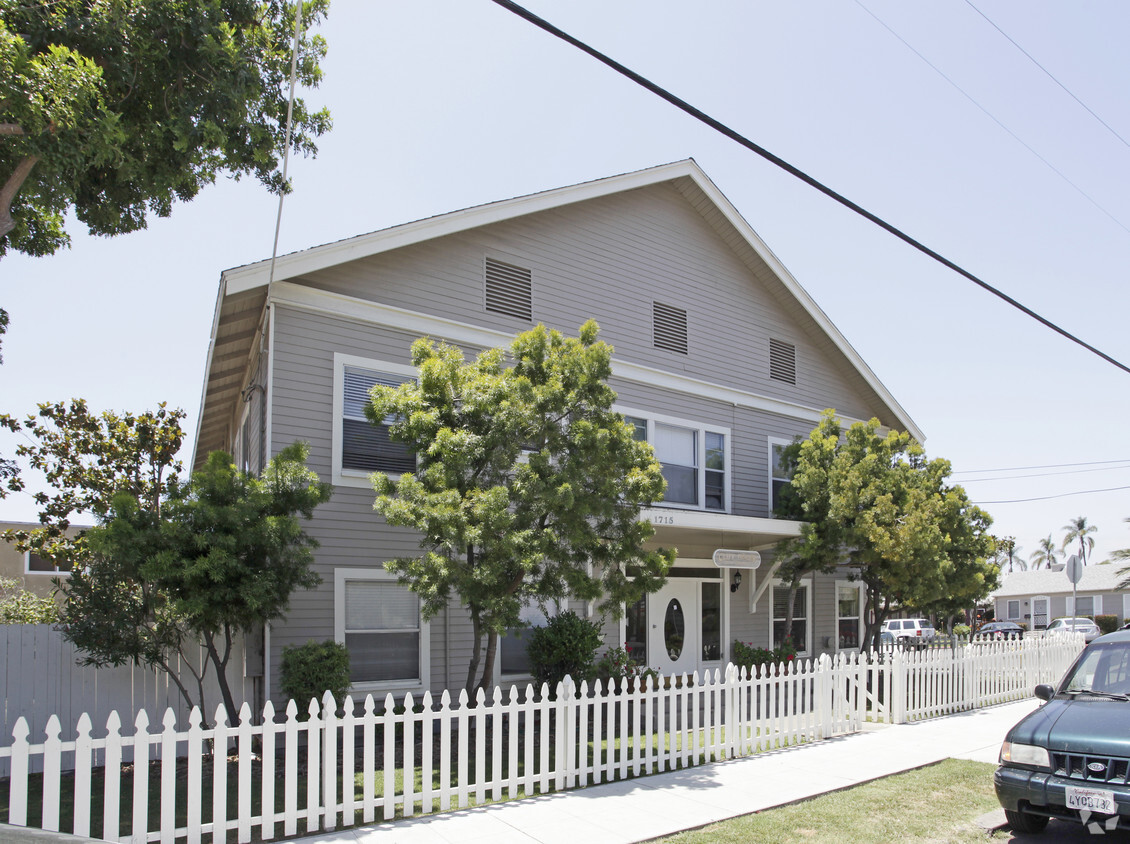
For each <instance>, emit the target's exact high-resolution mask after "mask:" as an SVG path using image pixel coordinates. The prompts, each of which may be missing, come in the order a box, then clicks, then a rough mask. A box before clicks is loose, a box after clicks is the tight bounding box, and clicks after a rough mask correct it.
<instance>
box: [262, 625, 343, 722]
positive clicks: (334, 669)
mask: <svg viewBox="0 0 1130 844" xmlns="http://www.w3.org/2000/svg"><path fill="white" fill-rule="evenodd" d="M279 685H280V686H281V687H282V690H283V694H285V695H286V696H287V698H288V699H290V700H293V701H294V702H295V703H296V704H297V705H298V712H299V714H305V713H306V711H307V707H309V705H310V698H317V699H318V703H319V705H320V704H321V702H322V695H324V694H325V693H326V692H327V691H329V692H330V693H332V694H333V696H334V700H336V701H337V702H338V704H340V703H341V702H342V700H344V698H345V695H346V692H348V691H349V651H348V650H346V647H345V645H343V644H340V643H339V642H334V641H331V640H329V639H327V640H326V641H324V642H313V641H311V642H307V643H306V644H305V645H292V646H290V647H287V648H283V653H282V681H281V682H280V684H279Z"/></svg>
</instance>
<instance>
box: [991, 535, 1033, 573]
mask: <svg viewBox="0 0 1130 844" xmlns="http://www.w3.org/2000/svg"><path fill="white" fill-rule="evenodd" d="M993 542H994V543H995V545H994V550H993V556H992V562H994V563H996V564H997V566H998V567H999V568H1000V570H1001V571H1002V572H1005V571H1007V572H1009V573H1012V572H1014V571H1016V570H1017V569H1020V571H1026V570H1027V568H1028V564H1027V563H1025V562H1024V560H1022V559H1021V558H1020V546H1019V545H1017V544H1016V537H1013V536H1004V537H999V538H998V537H995V536H994V537H993Z"/></svg>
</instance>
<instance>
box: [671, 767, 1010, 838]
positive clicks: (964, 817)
mask: <svg viewBox="0 0 1130 844" xmlns="http://www.w3.org/2000/svg"><path fill="white" fill-rule="evenodd" d="M995 769H996V766H995V765H991V764H986V763H984V762H969V761H963V760H958V759H949V760H946V761H945V762H940V763H938V764H937V765H931V766H929V767H926V768H920V769H918V770H915V771H908V772H906V773H904V774H898V775H896V776H891V777H885V778H884V779H881V780H875V781H874V782H869V783H865V784H863V785H858V786H855V787H854V788H848V789H844V790H843V791H836V792H833V793H831V794H825V795H822V796H820V797H815V798H813V799H811V800H805V801H804V802H802V803H795V804H793V805H790V806H782V807H781V808H779V809H770V810H768V811H765V812H759V813H757V814H753V815H745V816H744V817H740V818H734V819H733V820H729V821H723V822H722V823H717V824H711V825H710V826H707V827H703V828H702V829H699V830H695V831H693V832H684V833H681V834H679V835H674V836H672V837H670V838H665V839H663V840H664V841H669V842H672V844H716V842H735V844H737V842H742V844H746V842H758V841H762V842H773V844H788V842H803V844H842V842H845V841H850V842H852V844H868V842H873V844H889V842H892V841H897V842H900V844H904V843H905V844H914V842H920V844H925V842H938V841H946V842H956V844H965V842H968V844H974V842H976V844H984V843H985V842H986V841H988V840H993V839H990V838H989V837H988V836H987V835H986V834H985V832H984V830H982V829H981V828H980V827H978V826H977V825H976V824H975V821H976V819H977V818H979V817H980V816H981V815H983V814H985V813H986V812H991V811H992V810H993V809H996V808H997V806H998V805H999V804H998V803H997V798H996V795H995V794H994V792H993V771H994V770H995ZM998 835H999V836H1000V837H999V839H998V840H1004V839H1005V838H1006V837H1007V836H1006V835H1005V834H1003V833H998Z"/></svg>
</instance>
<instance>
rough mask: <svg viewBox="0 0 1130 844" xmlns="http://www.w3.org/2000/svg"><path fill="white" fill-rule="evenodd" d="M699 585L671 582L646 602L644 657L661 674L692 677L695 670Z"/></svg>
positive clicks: (698, 621)
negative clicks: (645, 653) (683, 674)
mask: <svg viewBox="0 0 1130 844" xmlns="http://www.w3.org/2000/svg"><path fill="white" fill-rule="evenodd" d="M698 592H699V583H698V581H696V580H680V579H672V580H668V581H667V583H666V584H665V585H664V586H663V588H662V589H660V590H659V591H658V592H656V593H654V594H653V595H649V596H648V599H647V624H648V631H647V636H648V638H647V655H648V664H649V665H650V667H652V668H654V669H656V670H657V671H659V673H660V674H663V675H668V674H682V673H684V672H685V673H687V674H692V673H693V672H694V671H695V670H696V669H697V668H698V667H699V665H698V655H699V650H700V648H699V641H698V640H699V633H698V631H699V627H700V626H701V624H700V610H699V606H698Z"/></svg>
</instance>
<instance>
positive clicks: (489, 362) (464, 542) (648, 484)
mask: <svg viewBox="0 0 1130 844" xmlns="http://www.w3.org/2000/svg"><path fill="white" fill-rule="evenodd" d="M598 332H599V328H598V327H597V324H596V323H595V322H593V321H589V322H587V323H585V324H584V325H583V326H581V330H580V337H579V339H567V338H565V337H564V336H562V335H561V333H560V332H558V331H550V330H547V329H546V328H545V327H544V326H540V325H539V326H537V327H536V328H534V329H533V330H531V331H527V332H525V333H523V334H520V335H518V337H517V338H515V340H514V341H513V342H512V343H511V344H510V347H509V350H508V353H509V360H508V359H507V357H508V355H507V350H504V349H491V350H488V351H484V352H482V353H481V354H479V355H478V356H477V357H476V358H475V359H474V360H472V361H469V362H468V361H465V360H464V357H463V353H462V351H460V350H459V349H457V348H453V347H451V346H448V345H444V344H436V343H433V342H432V341H430V340H427V339H421V340H417V341H416V342H415V343H414V344H413V346H412V362H413V364H414V365H415V366H416V368H417V370H418V371H419V382H418V383H416V382H411V383H407V384H403V385H401V386H400V387H398V388H396V389H391V388H387V387H381V386H377V387H374V388H373V391H372V402H371V404H370V405H369V406H368V407H367V409H366V412H367V414H368V416H369V419H370V420H371V421H373V422H374V423H380V422H382V421H383V420H385V419H387V418H389V417H390V416H391V417H394V418H395V419H396V421H395V422H394V423H393V424H392V425H391V426H390V436H391V437H392V438H393V439H394V440H396V441H398V442H403V443H406V444H407V445H408V446H409V448H410V449H411V450H412V451H414V452H415V453H416V460H417V464H416V471H415V472H414V473H410V474H404V475H401V476H400V478H399V479H398V480H393V479H391V478H389V477H387V476H386V475H384V474H383V473H377V474H375V475H373V478H372V480H373V487H374V489H375V490H376V493H377V497H376V503H375V507H376V509H377V510H378V511H379V512H381V513H382V514H383V515H384V516H385V518H386V519H387V520H388V522H389V523H390V524H393V525H399V526H403V527H410V528H413V529H415V530H417V531H419V532H420V533H421V534H422V538H421V540H420V546H421V550H422V552H423V553H422V554H421V555H420V556H415V557H401V558H397V559H394V560H390V561H389V562H388V563H386V568H388V570H389V571H392V572H395V573H397V574H398V575H399V576H400V580H401V582H402V583H405V584H407V585H408V586H409V587H410V588H411V589H412V590H413V591H415V592H416V593H417V594H418V595H419V596H420V600H421V607H422V612H423V615H424V616H425V617H426V618H431V617H434V616H435V615H436V614H437V613H439V612H440V611H441V610H443V609H444V608H445V607H446V606H447V604H448V601H449V600H450V598H451V595H452V593H455V594H456V595H458V596H459V598H460V599H461V600H462V603H463V604H464V605H465V606H466V607H467V610H468V612H469V614H470V617H471V624H472V651H471V659H470V664H469V666H468V670H467V682H466V688H467V690H468V691H469V692H471V691H473V690H474V688H475V687H476V685H477V686H478V687H480V688H486V686H487V685H488V684H489V683H490V681H491V678H492V677H493V673H494V660H495V654H496V652H497V647H498V637H499V636H500V635H501V634H503V633H504V632H505V631H506V629H507V628H509V627H514V626H517V625H518V624H519V623H520V615H519V613H520V611H521V609H522V606H523V605H524V604H540V605H543V606H544V605H546V604H547V603H549V602H553V601H558V600H563V599H565V598H567V597H572V598H575V599H577V600H583V601H590V600H598V599H600V600H601V605H600V606H601V610H602V612H607V613H610V614H611V615H613V616H618V615H619V614H620V613H621V612H622V606H623V605H625V604H628V605H630V604H632V603H634V602H635V601H637V600H638V599H639V598H640V597H642V596H643V595H644V594H646V593H648V592H654V591H655V590H657V589H658V588H659V587H660V586H661V585H662V584H663V581H664V579H665V577H666V573H667V570H668V568H669V567H670V565H671V564H672V562H673V560H674V551H645V550H644V543H645V542H646V541H647V540H648V539H649V538H650V537H651V536H652V534H653V529H652V527H651V525H650V524H649V523H647V522H643V521H640V519H639V508H640V507H641V506H646V505H648V504H650V503H651V502H653V501H655V500H657V499H659V498H660V497H661V496H662V494H663V490H664V480H663V476H662V474H661V469H660V466H659V464H658V462H657V461H656V460H655V457H654V453H653V452H652V450H651V447H650V446H649V445H647V444H646V443H642V442H639V441H637V440H635V439H634V437H633V435H632V430H631V428H630V427H629V426H628V425H626V424H625V423H624V420H623V417H622V416H621V415H620V414H618V413H615V412H613V411H612V402H613V399H614V397H615V394H614V393H613V391H612V389H611V388H610V387H609V386H608V384H607V380H608V377H609V375H610V374H611V355H612V349H611V347H609V346H608V345H607V344H605V343H602V342H599V341H598V340H597V335H598ZM484 638H485V639H486V652H485V657H484V656H483V640H484Z"/></svg>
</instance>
